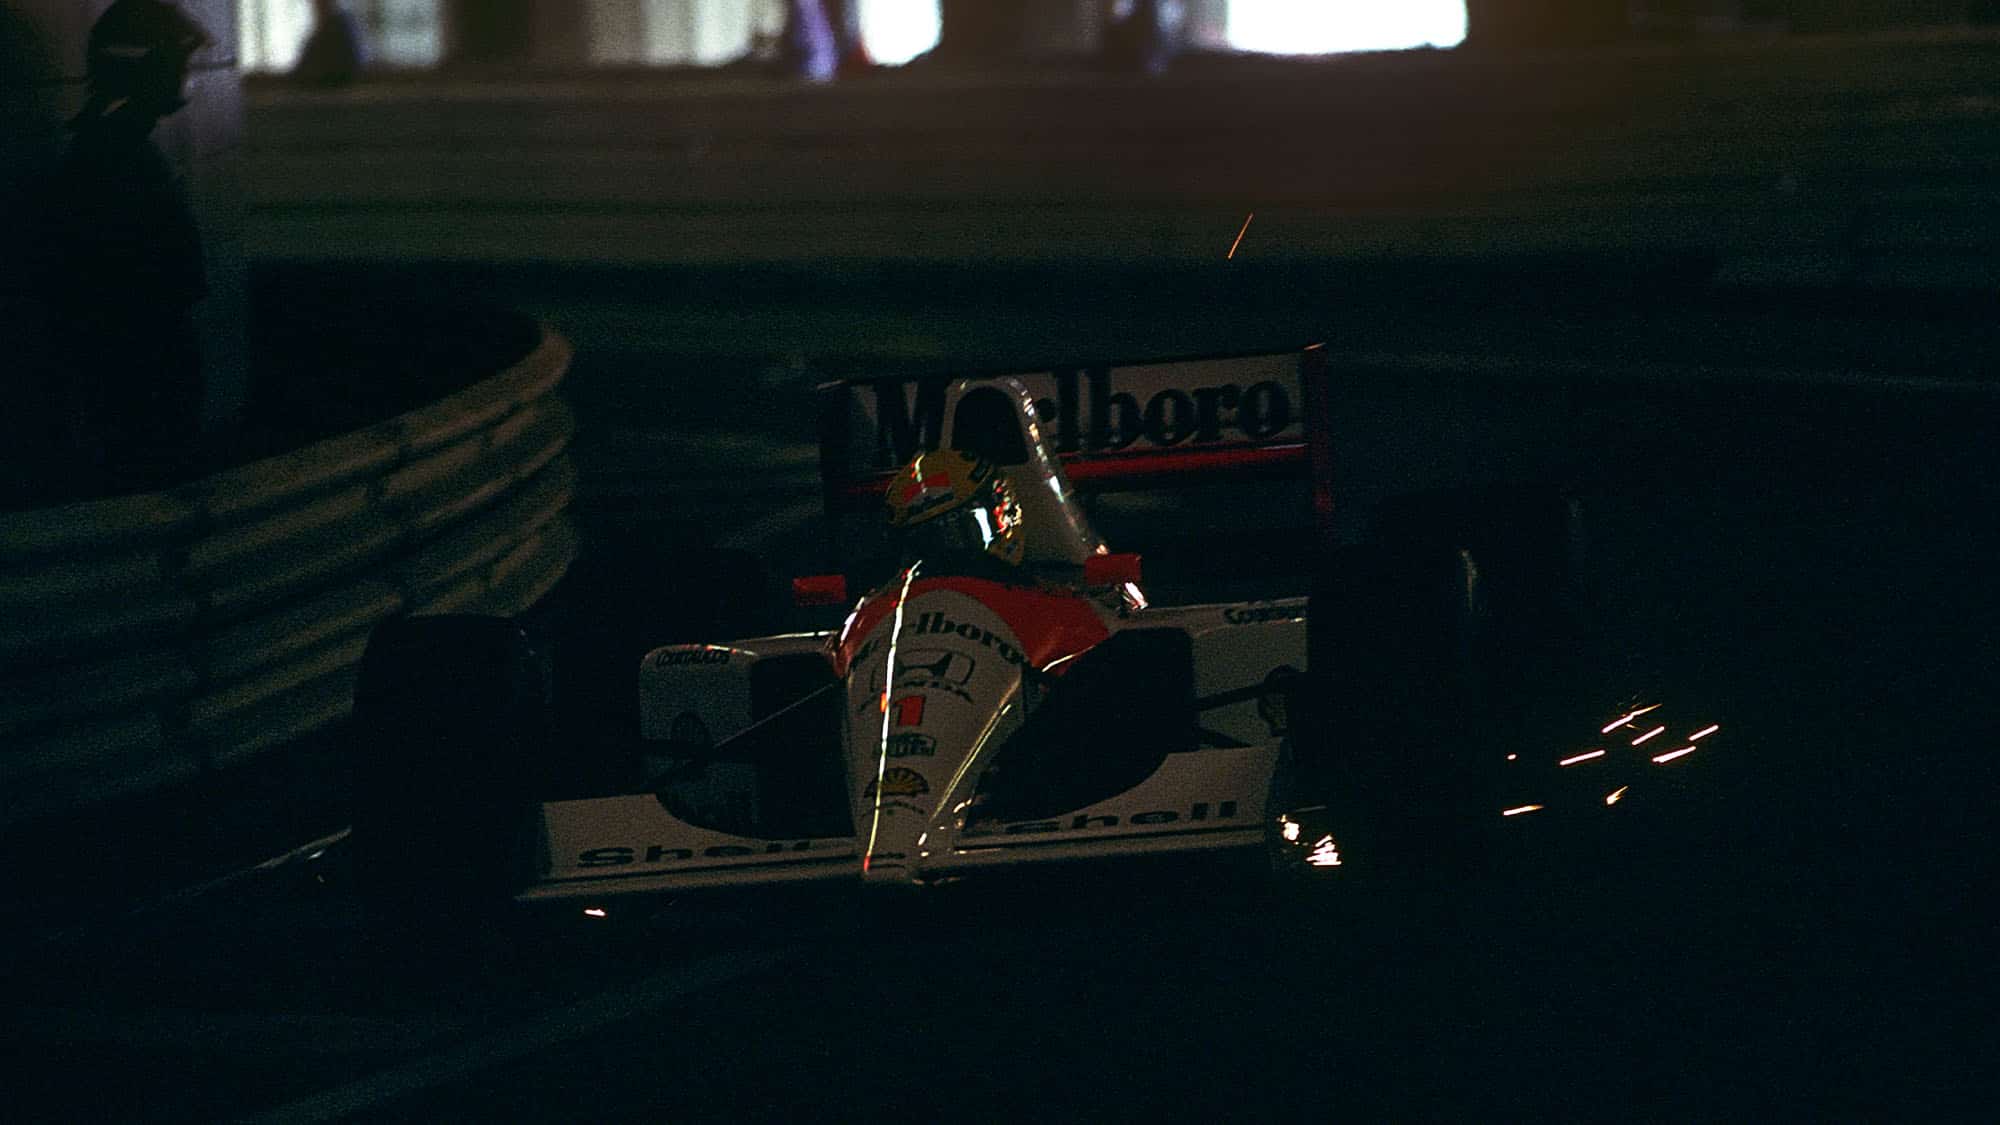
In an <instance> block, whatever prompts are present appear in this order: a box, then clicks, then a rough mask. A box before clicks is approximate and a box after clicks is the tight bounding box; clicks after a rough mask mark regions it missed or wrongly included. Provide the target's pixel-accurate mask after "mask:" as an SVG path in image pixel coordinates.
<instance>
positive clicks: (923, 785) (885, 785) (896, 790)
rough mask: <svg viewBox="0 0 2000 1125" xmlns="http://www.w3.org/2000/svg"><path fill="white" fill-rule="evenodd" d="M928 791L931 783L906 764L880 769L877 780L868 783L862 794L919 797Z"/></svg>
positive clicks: (865, 795)
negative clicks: (880, 775) (880, 776)
mask: <svg viewBox="0 0 2000 1125" xmlns="http://www.w3.org/2000/svg"><path fill="white" fill-rule="evenodd" d="M930 791H931V783H930V782H928V781H925V780H924V775H923V774H920V773H918V772H917V771H915V770H913V769H910V768H909V767H908V766H891V767H889V768H888V769H886V770H884V771H882V778H881V780H880V781H879V782H877V781H871V782H869V783H868V791H867V792H866V793H863V794H862V796H864V797H874V796H883V797H921V796H923V795H924V794H925V793H928V792H930Z"/></svg>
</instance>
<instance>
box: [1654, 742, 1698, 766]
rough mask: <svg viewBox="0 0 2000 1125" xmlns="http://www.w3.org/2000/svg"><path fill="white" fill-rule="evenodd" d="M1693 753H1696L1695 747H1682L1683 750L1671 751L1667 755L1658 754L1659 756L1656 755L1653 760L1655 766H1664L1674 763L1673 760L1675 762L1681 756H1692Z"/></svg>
mask: <svg viewBox="0 0 2000 1125" xmlns="http://www.w3.org/2000/svg"><path fill="white" fill-rule="evenodd" d="M1692 753H1694V747H1692V746H1683V747H1681V748H1680V749H1679V750H1670V751H1668V752H1667V753H1665V754H1658V755H1655V756H1654V758H1653V762H1654V764H1656V765H1660V764H1664V763H1667V762H1671V761H1673V760H1674V759H1675V758H1678V757H1681V756H1682V755H1684V754H1692Z"/></svg>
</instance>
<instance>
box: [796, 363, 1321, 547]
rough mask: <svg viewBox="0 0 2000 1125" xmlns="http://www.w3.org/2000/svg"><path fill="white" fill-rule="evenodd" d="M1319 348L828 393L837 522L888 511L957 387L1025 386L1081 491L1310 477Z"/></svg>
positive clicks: (825, 411)
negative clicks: (856, 513) (888, 496)
mask: <svg viewBox="0 0 2000 1125" xmlns="http://www.w3.org/2000/svg"><path fill="white" fill-rule="evenodd" d="M1324 362H1325V350H1324V349H1323V348H1322V347H1320V346H1319V345H1314V346H1312V347H1308V348H1304V349H1301V350H1299V351H1294V352H1280V353H1266V354H1260V355H1239V356H1223V357H1213V358H1201V359H1179V360H1165V361H1158V362H1151V363H1131V364H1109V365H1104V366H1098V367H1075V368H1056V369H1052V370H1048V371H1039V372H1027V373H1015V372H1006V373H998V374H990V375H979V376H961V375H949V374H947V375H929V376H914V377H905V378H886V379H855V380H844V381H841V382H837V383H829V384H827V385H825V386H822V387H821V388H820V394H821V400H820V404H821V414H820V418H821V429H820V473H821V479H822V481H823V483H824V485H825V489H826V500H827V508H828V511H829V512H839V511H851V510H854V509H856V508H858V507H861V506H864V505H870V504H874V503H877V502H879V497H880V496H881V494H882V487H883V483H884V482H885V481H886V480H887V479H888V477H889V475H890V474H891V473H893V472H894V471H895V470H896V469H897V468H898V467H900V466H901V465H902V464H903V463H905V462H906V461H907V460H908V459H909V458H910V457H912V456H914V455H915V454H916V453H917V452H918V451H920V450H927V449H935V448H937V447H938V446H939V445H940V444H942V443H943V442H944V441H945V440H946V438H947V436H948V434H949V432H950V431H951V430H952V429H953V428H954V427H955V425H956V422H955V420H954V419H953V416H952V415H953V411H954V410H955V408H956V404H957V401H958V399H957V398H956V397H954V396H955V394H956V392H955V391H954V389H953V388H954V387H955V386H956V385H957V384H958V383H959V381H960V380H961V379H965V380H970V381H971V384H970V385H976V384H977V383H978V382H981V381H984V380H987V379H997V378H1003V377H1009V376H1011V377H1012V378H1015V379H1018V380H1020V381H1021V382H1022V383H1023V384H1025V385H1026V386H1027V387H1028V389H1029V391H1030V392H1031V393H1032V394H1033V395H1034V396H1035V398H1036V401H1037V407H1036V414H1037V415H1038V417H1039V420H1040V423H1041V428H1042V430H1043V434H1042V436H1043V440H1044V443H1045V444H1046V445H1048V446H1049V448H1050V449H1051V450H1053V451H1054V452H1055V453H1056V454H1057V456H1058V458H1059V460H1060V461H1061V462H1062V465H1063V469H1064V472H1065V474H1066V475H1067V476H1068V477H1069V478H1070V480H1071V481H1072V482H1073V483H1075V484H1077V485H1078V486H1079V487H1085V488H1091V489H1095V490H1109V489H1118V488H1138V487H1149V486H1156V485H1159V484H1161V483H1165V482H1168V481H1170V480H1171V479H1173V478H1186V477H1201V478H1219V477H1235V476H1240V475H1250V476H1258V477H1263V476H1274V475H1275V476H1286V477H1304V476H1305V475H1306V473H1307V470H1308V467H1309V466H1308V455H1307V449H1306V428H1307V427H1306V420H1307V411H1308V405H1307V391H1306V388H1307V386H1308V384H1310V383H1311V382H1312V381H1313V380H1314V378H1315V377H1316V375H1317V372H1318V371H1319V370H1320V369H1321V368H1322V367H1323V366H1324Z"/></svg>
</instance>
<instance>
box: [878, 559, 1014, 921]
mask: <svg viewBox="0 0 2000 1125" xmlns="http://www.w3.org/2000/svg"><path fill="white" fill-rule="evenodd" d="M1023 659H1024V658H1023V655H1022V652H1021V646H1020V642H1019V641H1018V639H1017V638H1016V637H1015V635H1014V633H1013V631H1012V630H1010V629H1009V628H1008V627H1007V624H1006V622H1005V621H1003V620H1002V619H1001V617H1000V616H999V614H997V613H995V612H993V611H992V610H991V609H989V608H988V607H986V606H985V605H983V604H982V603H981V602H980V601H978V600H977V599H975V598H973V597H970V596H968V595H967V594H965V593H962V592H959V591H956V590H952V589H948V588H934V589H928V590H923V591H919V592H913V593H912V594H911V595H910V597H909V598H908V599H907V600H906V601H905V602H904V603H903V604H902V606H901V607H900V612H898V613H893V614H888V615H886V616H884V617H883V619H882V620H881V621H880V623H879V624H878V625H877V626H876V628H875V631H874V633H873V634H872V635H870V636H868V637H866V638H865V639H864V640H862V642H861V644H860V647H859V649H858V655H857V657H856V659H855V662H854V664H853V665H852V667H851V668H850V670H849V672H848V680H847V693H848V696H847V704H848V708H849V712H848V713H849V723H848V731H849V735H848V737H849V744H848V760H849V762H850V764H851V768H852V770H853V778H852V780H853V786H852V788H851V790H850V791H851V792H853V793H854V794H855V795H856V796H855V809H854V823H855V825H856V827H857V828H858V829H859V830H860V833H861V843H862V855H863V875H864V877H865V878H866V879H867V880H868V881H870V882H876V881H881V882H896V881H909V880H913V879H915V878H917V877H918V876H919V875H920V873H921V868H922V865H923V859H924V852H925V848H926V845H927V844H928V843H929V838H930V836H931V829H932V826H933V824H934V822H936V821H939V820H944V819H948V818H950V817H951V816H952V815H953V811H952V810H953V808H954V806H957V805H960V804H962V803H963V802H964V801H965V800H966V799H967V796H968V795H969V794H970V792H971V787H972V785H973V783H974V782H975V781H977V773H978V768H979V766H980V765H981V764H982V763H981V762H980V760H979V759H980V757H981V753H982V751H983V750H984V749H985V748H986V747H988V746H992V745H997V744H998V741H999V739H1000V738H1002V737H1004V736H1005V733H1006V732H1007V731H1008V730H1011V729H1012V726H1013V724H1015V723H1017V722H1018V721H1019V715H1018V713H1017V712H1018V710H1019V706H1018V701H1019V698H1020V682H1021V678H1020V666H1021V663H1022V661H1023Z"/></svg>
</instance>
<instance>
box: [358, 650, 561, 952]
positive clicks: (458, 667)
mask: <svg viewBox="0 0 2000 1125" xmlns="http://www.w3.org/2000/svg"><path fill="white" fill-rule="evenodd" d="M546 680H547V677H546V674H545V672H544V669H543V665H542V663H541V661H540V660H539V658H538V656H537V654H536V653H535V651H534V650H533V648H531V647H530V645H529V642H528V638H527V636H526V635H525V634H524V633H523V632H522V631H521V630H520V628H519V627H518V626H516V625H515V624H514V623H513V622H511V621H508V620H505V619H502V618H496V617H479V616H472V615H447V616H435V617H407V618H400V619H397V620H393V621H388V622H385V623H383V624H382V625H380V626H378V627H377V628H376V629H375V632H374V634H373V635H372V636H370V637H369V640H368V648H367V651H366V653H365V654H364V655H363V656H362V659H361V672H360V677H359V680H358V681H357V683H356V685H355V692H354V722H353V724H352V747H351V751H350V763H351V766H352V777H353V801H354V813H353V832H352V835H351V837H350V841H349V851H350V853H351V855H352V856H353V879H354V884H355V888H356V890H357V892H358V894H359V896H360V897H361V899H362V901H363V903H364V905H365V906H366V907H367V908H368V909H369V911H370V912H371V913H372V914H376V915H378V916H381V917H384V918H388V919H393V920H394V921H395V922H396V923H397V924H398V925H411V924H414V925H422V924H423V923H424V922H425V921H426V920H430V919H436V918H439V917H440V916H465V915H469V914H478V913H485V912H490V911H493V910H495V909H498V908H501V907H504V906H505V904H506V903H507V902H508V901H510V899H511V898H512V895H513V893H514V892H515V891H517V890H518V889H520V888H521V887H522V886H524V885H525V884H526V883H527V882H528V881H529V880H530V879H531V878H532V876H533V866H534V863H535V861H536V849H537V847H538V840H537V833H536V821H537V815H536V814H537V812H538V805H537V794H536V793H535V792H534V783H533V778H534V776H535V774H536V772H537V771H536V764H537V761H538V760H539V759H540V758H541V757H542V756H543V755H545V754H546V752H547V744H548V741H549V738H548V733H549V722H548V698H547V697H548V692H547V686H546Z"/></svg>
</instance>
